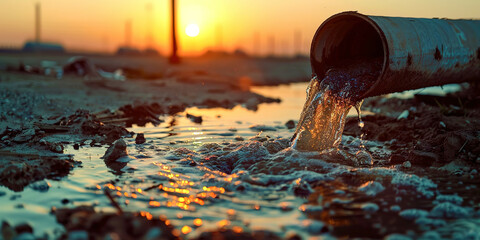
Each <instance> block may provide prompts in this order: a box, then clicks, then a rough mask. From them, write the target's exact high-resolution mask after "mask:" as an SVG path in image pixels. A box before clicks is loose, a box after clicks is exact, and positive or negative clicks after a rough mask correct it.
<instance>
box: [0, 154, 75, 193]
mask: <svg viewBox="0 0 480 240" xmlns="http://www.w3.org/2000/svg"><path fill="white" fill-rule="evenodd" d="M0 162H1V163H2V164H0V184H1V185H3V186H6V187H7V188H9V189H11V190H13V191H22V190H23V188H24V187H25V186H27V185H29V184H30V183H32V182H35V181H38V180H43V179H45V178H53V177H63V176H66V175H67V174H68V173H69V172H70V170H71V169H72V168H73V167H74V166H75V165H76V164H78V162H76V161H74V160H73V157H72V156H71V155H39V154H30V153H18V152H11V151H5V150H0ZM34 187H35V186H34ZM38 189H40V188H38ZM43 189H45V188H43Z"/></svg>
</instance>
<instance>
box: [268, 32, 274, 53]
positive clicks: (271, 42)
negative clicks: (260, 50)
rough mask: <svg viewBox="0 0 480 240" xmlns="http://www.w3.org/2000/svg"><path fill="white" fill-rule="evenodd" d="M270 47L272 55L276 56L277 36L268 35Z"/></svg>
mask: <svg viewBox="0 0 480 240" xmlns="http://www.w3.org/2000/svg"><path fill="white" fill-rule="evenodd" d="M268 47H269V49H270V53H269V54H270V56H272V57H273V56H275V36H274V35H270V36H269V37H268Z"/></svg>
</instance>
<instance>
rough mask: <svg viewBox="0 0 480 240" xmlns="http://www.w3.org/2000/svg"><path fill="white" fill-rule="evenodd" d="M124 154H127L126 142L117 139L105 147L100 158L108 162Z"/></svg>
mask: <svg viewBox="0 0 480 240" xmlns="http://www.w3.org/2000/svg"><path fill="white" fill-rule="evenodd" d="M125 156H128V152H127V143H125V140H123V139H118V140H117V141H115V142H114V143H113V144H112V146H110V147H109V148H108V149H107V151H106V152H105V154H104V155H103V157H101V158H102V159H103V160H104V161H105V162H107V163H108V162H114V161H116V160H117V159H119V158H121V157H125Z"/></svg>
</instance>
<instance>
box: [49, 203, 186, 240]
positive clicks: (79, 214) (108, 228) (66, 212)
mask: <svg viewBox="0 0 480 240" xmlns="http://www.w3.org/2000/svg"><path fill="white" fill-rule="evenodd" d="M52 213H53V214H54V215H55V216H56V218H57V221H58V222H59V223H60V224H62V225H63V226H65V229H66V230H67V232H66V233H64V235H63V236H62V237H61V238H62V239H71V238H73V237H74V236H78V235H79V234H80V233H81V235H82V236H87V238H86V239H106V238H109V237H111V236H115V237H116V238H117V239H127V240H128V239H132V240H133V239H179V236H180V232H179V231H178V230H175V229H174V227H173V226H172V225H171V224H167V219H164V218H162V217H154V216H152V214H150V213H149V212H143V211H142V212H139V213H130V212H123V213H122V214H118V213H105V212H96V211H95V209H94V208H93V207H90V206H79V207H76V208H73V209H67V208H62V209H55V210H53V211H52ZM168 222H169V221H168ZM147 236H148V238H147Z"/></svg>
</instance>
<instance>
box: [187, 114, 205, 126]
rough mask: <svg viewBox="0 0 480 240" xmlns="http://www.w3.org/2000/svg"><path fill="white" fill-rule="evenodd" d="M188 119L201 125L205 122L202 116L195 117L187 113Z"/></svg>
mask: <svg viewBox="0 0 480 240" xmlns="http://www.w3.org/2000/svg"><path fill="white" fill-rule="evenodd" d="M187 118H188V119H190V121H192V122H194V123H198V124H201V123H202V122H203V118H202V116H195V115H192V114H189V113H187Z"/></svg>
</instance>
